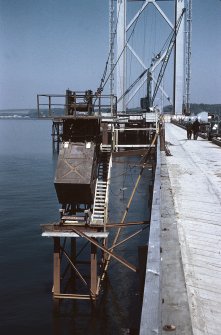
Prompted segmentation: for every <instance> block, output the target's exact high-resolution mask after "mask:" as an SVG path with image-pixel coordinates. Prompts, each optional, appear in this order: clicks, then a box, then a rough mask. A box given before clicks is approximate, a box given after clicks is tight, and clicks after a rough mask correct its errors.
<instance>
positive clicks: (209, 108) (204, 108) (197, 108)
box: [163, 104, 221, 116]
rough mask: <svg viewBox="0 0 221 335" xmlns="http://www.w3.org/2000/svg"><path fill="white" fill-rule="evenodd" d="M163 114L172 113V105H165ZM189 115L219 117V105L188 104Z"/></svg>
mask: <svg viewBox="0 0 221 335" xmlns="http://www.w3.org/2000/svg"><path fill="white" fill-rule="evenodd" d="M163 112H164V114H170V113H172V105H167V106H165V107H164V109H163ZM190 112H191V114H194V115H197V114H199V113H201V112H208V113H211V114H216V115H219V116H221V104H190Z"/></svg>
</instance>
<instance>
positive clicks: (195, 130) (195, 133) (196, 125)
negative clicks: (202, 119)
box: [192, 119, 200, 140]
mask: <svg viewBox="0 0 221 335" xmlns="http://www.w3.org/2000/svg"><path fill="white" fill-rule="evenodd" d="M192 128H193V138H194V140H197V137H198V133H199V130H200V123H199V121H198V119H196V120H195V121H194V122H193V126H192Z"/></svg>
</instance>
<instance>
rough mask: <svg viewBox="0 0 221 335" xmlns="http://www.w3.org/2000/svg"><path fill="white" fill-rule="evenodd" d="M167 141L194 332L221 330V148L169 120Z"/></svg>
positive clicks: (196, 334) (214, 333)
mask: <svg viewBox="0 0 221 335" xmlns="http://www.w3.org/2000/svg"><path fill="white" fill-rule="evenodd" d="M166 142H167V145H168V148H169V150H170V152H171V156H167V157H166V165H167V169H168V172H169V178H170V183H171V188H172V195H173V201H174V204H175V216H176V221H177V228H178V237H179V243H180V246H181V255H182V263H183V269H184V276H185V281H186V287H187V296H188V302H189V309H190V315H191V321H192V330H193V334H194V335H201V334H206V335H207V334H208V335H219V334H221V148H220V147H218V146H216V145H214V144H212V143H211V142H208V141H207V140H203V139H201V138H199V139H198V140H197V141H194V140H186V132H185V130H183V129H181V128H179V127H177V126H175V125H173V124H170V123H167V124H166ZM162 201H163V199H162ZM174 333H176V332H174ZM177 334H178V333H177Z"/></svg>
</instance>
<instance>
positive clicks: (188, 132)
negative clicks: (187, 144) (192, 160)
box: [186, 119, 192, 140]
mask: <svg viewBox="0 0 221 335" xmlns="http://www.w3.org/2000/svg"><path fill="white" fill-rule="evenodd" d="M186 135H187V139H188V140H191V137H192V122H191V119H189V120H188V121H187V124H186Z"/></svg>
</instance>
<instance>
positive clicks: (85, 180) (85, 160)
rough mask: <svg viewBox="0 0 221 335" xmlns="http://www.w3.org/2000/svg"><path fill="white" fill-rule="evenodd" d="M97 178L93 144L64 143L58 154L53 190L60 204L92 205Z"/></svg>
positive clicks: (95, 149) (95, 151)
mask: <svg viewBox="0 0 221 335" xmlns="http://www.w3.org/2000/svg"><path fill="white" fill-rule="evenodd" d="M96 177H97V147H96V145H95V144H94V143H93V142H85V143H82V142H79V143H68V142H65V143H64V144H63V145H62V147H61V149H60V152H59V157H58V163H57V169H56V173H55V180H54V184H55V189H56V192H57V197H58V201H59V202H60V203H61V204H71V203H78V204H92V203H93V199H94V191H95V183H96Z"/></svg>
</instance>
